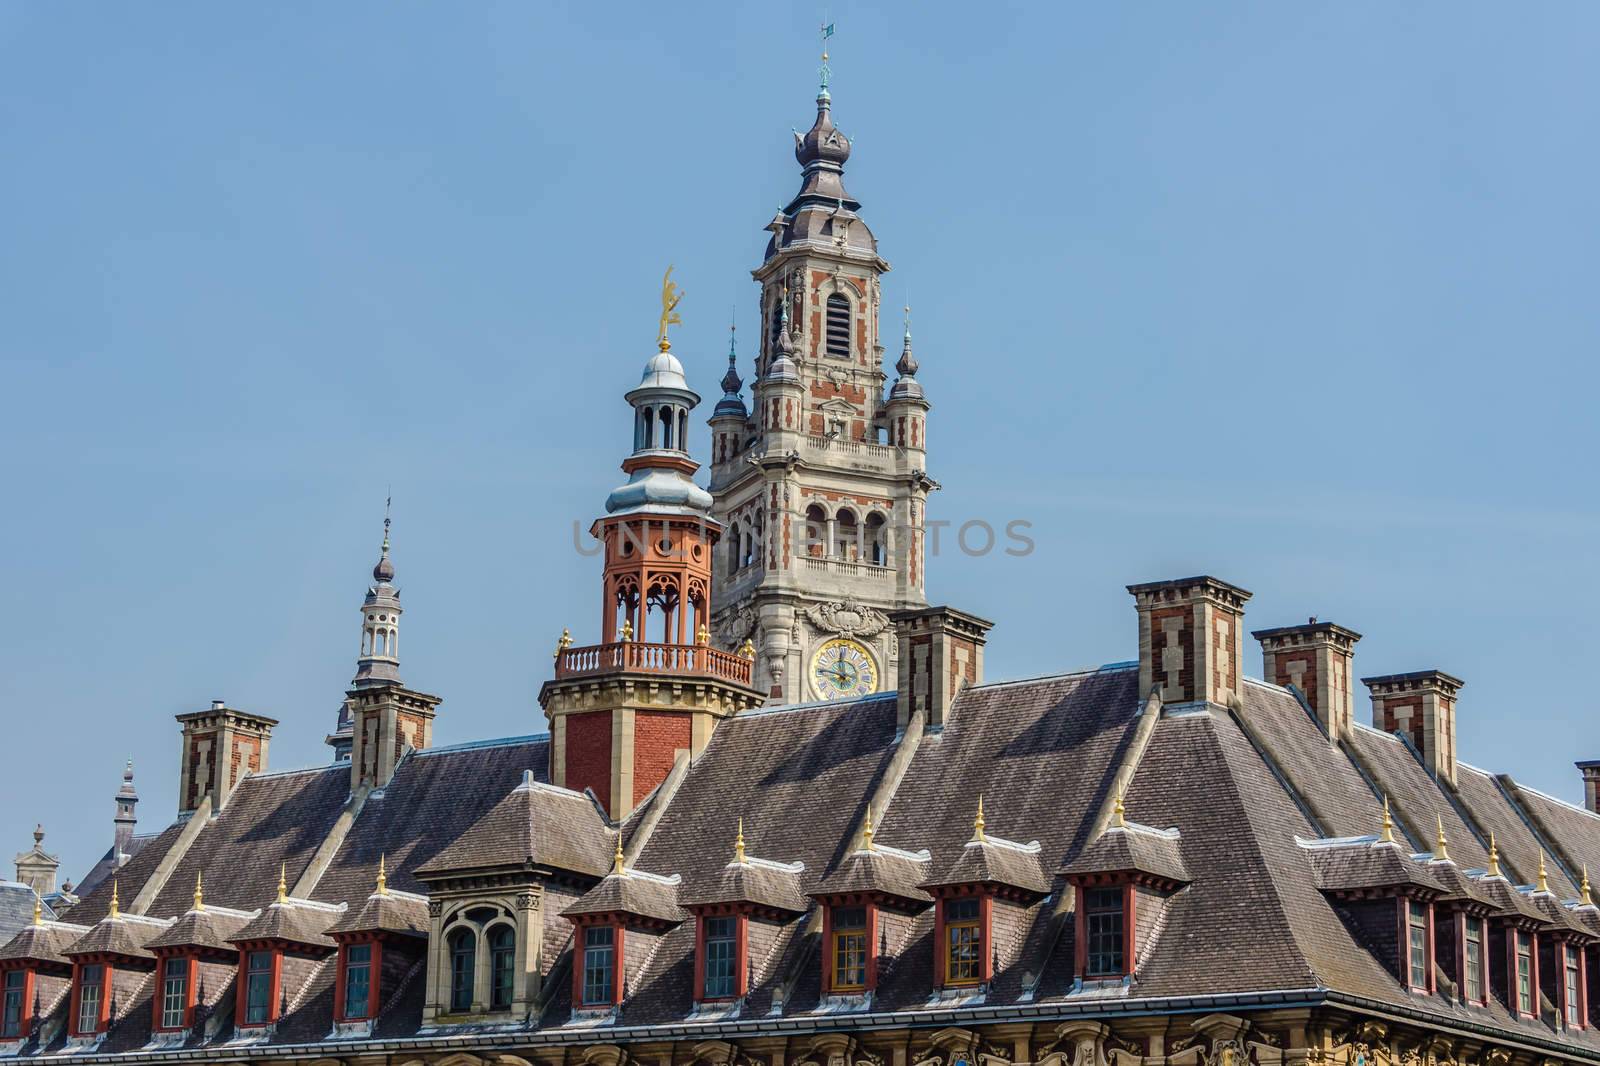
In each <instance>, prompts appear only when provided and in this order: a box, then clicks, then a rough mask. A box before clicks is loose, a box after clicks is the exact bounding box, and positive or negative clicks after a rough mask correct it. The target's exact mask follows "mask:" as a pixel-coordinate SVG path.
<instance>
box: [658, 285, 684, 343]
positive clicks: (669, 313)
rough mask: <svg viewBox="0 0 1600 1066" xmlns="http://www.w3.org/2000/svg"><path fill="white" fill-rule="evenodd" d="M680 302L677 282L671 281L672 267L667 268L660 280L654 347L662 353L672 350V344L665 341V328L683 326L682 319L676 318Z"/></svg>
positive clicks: (681, 298) (681, 295)
mask: <svg viewBox="0 0 1600 1066" xmlns="http://www.w3.org/2000/svg"><path fill="white" fill-rule="evenodd" d="M682 302H683V293H681V292H679V291H678V285H677V282H675V281H673V280H672V267H670V266H669V267H667V272H666V274H664V275H662V278H661V326H660V329H659V330H658V332H657V334H656V347H658V348H660V349H661V350H662V351H664V352H665V351H668V350H670V349H671V348H672V342H671V341H669V340H667V327H668V326H681V325H683V319H681V318H679V317H678V304H680V303H682Z"/></svg>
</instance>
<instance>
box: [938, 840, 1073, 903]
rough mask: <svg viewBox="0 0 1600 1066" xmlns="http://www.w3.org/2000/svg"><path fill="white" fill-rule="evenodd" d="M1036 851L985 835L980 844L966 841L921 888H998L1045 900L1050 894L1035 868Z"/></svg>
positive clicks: (1034, 843)
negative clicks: (969, 886) (1010, 889)
mask: <svg viewBox="0 0 1600 1066" xmlns="http://www.w3.org/2000/svg"><path fill="white" fill-rule="evenodd" d="M1039 850H1040V848H1039V842H1038V841H1036V840H1034V841H1029V842H1028V843H1026V844H1019V843H1017V842H1016V841H1012V840H1002V839H1000V838H999V837H994V836H987V835H986V836H985V837H984V839H982V840H969V841H967V842H966V843H965V844H963V845H962V846H961V850H960V851H959V852H957V853H956V856H955V859H954V860H953V861H952V862H951V863H950V865H949V866H947V867H945V869H944V872H943V873H941V874H940V875H939V876H937V877H934V878H932V879H931V880H929V881H926V882H924V883H923V886H922V887H923V888H942V887H947V886H950V885H1002V886H1004V887H1006V888H1014V889H1017V890H1018V891H1020V892H1023V893H1029V894H1032V895H1036V896H1046V895H1049V894H1050V878H1049V877H1047V876H1046V875H1045V872H1044V867H1042V866H1041V865H1039Z"/></svg>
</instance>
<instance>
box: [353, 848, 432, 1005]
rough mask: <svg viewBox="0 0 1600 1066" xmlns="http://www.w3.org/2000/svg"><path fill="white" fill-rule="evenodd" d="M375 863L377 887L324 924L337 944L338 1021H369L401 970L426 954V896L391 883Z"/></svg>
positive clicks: (384, 869)
mask: <svg viewBox="0 0 1600 1066" xmlns="http://www.w3.org/2000/svg"><path fill="white" fill-rule="evenodd" d="M387 871H388V866H387V863H386V862H385V861H384V860H382V859H381V858H380V860H379V863H378V879H377V888H376V889H375V890H374V891H373V893H372V894H371V895H370V896H368V897H367V899H366V902H365V903H363V904H362V905H361V907H360V908H359V909H356V910H354V911H352V912H351V913H349V914H347V915H346V916H345V917H343V918H341V919H340V920H339V921H338V922H337V923H335V924H334V925H333V927H332V928H330V929H329V930H328V936H329V937H330V938H331V939H332V940H333V942H334V943H335V944H337V945H338V951H339V954H338V958H337V960H336V962H335V970H334V982H333V1020H334V1023H335V1024H336V1025H344V1026H355V1027H360V1026H370V1025H371V1024H372V1023H373V1022H374V1021H375V1020H376V1019H377V1017H378V1013H379V1011H380V1010H381V1009H382V1007H383V997H384V996H386V995H390V994H392V993H393V992H394V991H395V989H396V987H397V986H398V983H399V981H400V980H401V978H402V977H403V976H404V974H405V973H406V972H407V971H408V970H410V969H411V968H412V966H413V965H414V964H415V963H416V962H417V961H418V960H419V959H421V958H423V957H424V956H425V955H426V954H427V950H428V939H427V938H428V927H429V924H430V920H429V917H428V898H427V897H426V896H420V895H417V894H415V893H411V892H399V891H394V890H391V889H390V888H389V882H388V872H387Z"/></svg>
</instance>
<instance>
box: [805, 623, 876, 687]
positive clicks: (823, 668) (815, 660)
mask: <svg viewBox="0 0 1600 1066" xmlns="http://www.w3.org/2000/svg"><path fill="white" fill-rule="evenodd" d="M811 687H812V688H813V689H815V690H816V693H817V695H818V696H821V697H822V698H823V699H825V700H840V699H853V698H855V697H858V696H866V695H869V694H871V693H873V692H876V691H878V664H877V663H876V662H874V661H873V658H872V653H871V652H870V651H868V650H867V649H866V647H865V646H863V645H862V644H860V643H858V642H856V641H854V640H850V639H848V638H845V637H835V638H834V639H832V640H827V641H823V643H822V647H820V648H818V649H817V652H816V654H815V655H813V656H812V657H811Z"/></svg>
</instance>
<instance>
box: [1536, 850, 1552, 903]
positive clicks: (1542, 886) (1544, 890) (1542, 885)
mask: <svg viewBox="0 0 1600 1066" xmlns="http://www.w3.org/2000/svg"><path fill="white" fill-rule="evenodd" d="M1534 891H1535V892H1538V893H1540V894H1541V895H1547V894H1549V892H1550V879H1549V878H1548V877H1546V876H1545V872H1544V849H1543V848H1540V849H1539V883H1538V885H1536V886H1535V887H1534Z"/></svg>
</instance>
